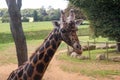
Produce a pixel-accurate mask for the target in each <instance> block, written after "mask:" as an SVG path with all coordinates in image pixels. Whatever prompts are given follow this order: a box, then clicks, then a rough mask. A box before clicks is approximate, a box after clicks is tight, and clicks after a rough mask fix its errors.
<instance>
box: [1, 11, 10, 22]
mask: <svg viewBox="0 0 120 80" xmlns="http://www.w3.org/2000/svg"><path fill="white" fill-rule="evenodd" d="M1 21H2V23H5V22H9V21H10V19H9V14H8V12H6V13H4V15H3V16H2V19H1Z"/></svg>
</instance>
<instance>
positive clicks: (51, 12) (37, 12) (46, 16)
mask: <svg viewBox="0 0 120 80" xmlns="http://www.w3.org/2000/svg"><path fill="white" fill-rule="evenodd" d="M6 13H7V14H8V12H7V9H0V17H4V18H3V22H5V21H6V22H8V21H7V20H8V19H9V18H8V16H6ZM21 15H22V17H23V18H24V20H23V21H25V22H27V21H28V20H27V18H28V17H33V18H34V21H50V20H59V17H60V9H54V8H52V7H49V8H48V9H45V8H44V7H42V8H38V9H22V10H21Z"/></svg>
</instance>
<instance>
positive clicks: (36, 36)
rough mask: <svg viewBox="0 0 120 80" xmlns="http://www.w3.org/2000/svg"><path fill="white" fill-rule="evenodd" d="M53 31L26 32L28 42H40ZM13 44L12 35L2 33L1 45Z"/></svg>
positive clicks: (0, 35)
mask: <svg viewBox="0 0 120 80" xmlns="http://www.w3.org/2000/svg"><path fill="white" fill-rule="evenodd" d="M50 32H51V30H40V31H29V32H24V33H25V36H26V40H40V39H44V38H45V37H47V35H48V34H49V33H50ZM11 42H13V38H12V35H11V34H10V33H0V44H5V43H11Z"/></svg>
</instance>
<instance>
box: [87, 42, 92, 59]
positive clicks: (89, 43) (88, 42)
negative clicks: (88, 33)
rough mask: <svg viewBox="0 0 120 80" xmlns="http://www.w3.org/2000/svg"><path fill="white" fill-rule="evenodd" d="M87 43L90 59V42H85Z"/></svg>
mask: <svg viewBox="0 0 120 80" xmlns="http://www.w3.org/2000/svg"><path fill="white" fill-rule="evenodd" d="M87 45H88V54H89V59H91V55H90V43H89V41H88V42H87Z"/></svg>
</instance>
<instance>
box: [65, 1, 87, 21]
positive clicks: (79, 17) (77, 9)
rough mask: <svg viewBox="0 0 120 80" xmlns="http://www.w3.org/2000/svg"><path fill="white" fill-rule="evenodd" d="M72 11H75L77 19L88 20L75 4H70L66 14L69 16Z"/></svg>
mask: <svg viewBox="0 0 120 80" xmlns="http://www.w3.org/2000/svg"><path fill="white" fill-rule="evenodd" d="M70 9H74V11H75V14H76V16H75V17H76V19H86V16H85V15H84V14H83V12H82V10H81V9H80V8H78V7H75V6H74V5H73V4H71V3H69V4H68V6H67V8H66V9H65V13H66V14H67V15H68V14H69V11H70Z"/></svg>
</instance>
